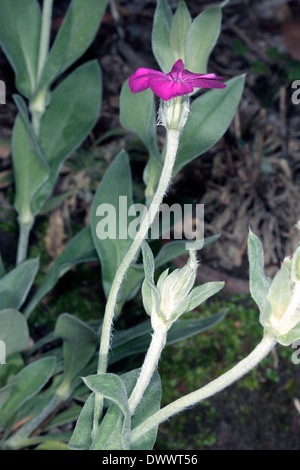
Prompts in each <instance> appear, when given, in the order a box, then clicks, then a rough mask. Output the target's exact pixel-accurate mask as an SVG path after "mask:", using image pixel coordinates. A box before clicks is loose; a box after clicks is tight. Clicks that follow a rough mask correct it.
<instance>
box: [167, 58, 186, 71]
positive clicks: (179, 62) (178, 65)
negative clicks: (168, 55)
mask: <svg viewBox="0 0 300 470" xmlns="http://www.w3.org/2000/svg"><path fill="white" fill-rule="evenodd" d="M183 70H184V64H183V62H182V60H181V59H179V60H177V62H175V64H174V65H173V67H172V70H171V72H169V73H179V72H183Z"/></svg>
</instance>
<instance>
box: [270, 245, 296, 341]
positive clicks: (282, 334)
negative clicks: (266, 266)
mask: <svg viewBox="0 0 300 470" xmlns="http://www.w3.org/2000/svg"><path fill="white" fill-rule="evenodd" d="M267 298H268V301H269V303H270V306H271V308H270V310H269V313H268V314H266V315H263V316H262V321H261V323H262V324H263V326H264V327H265V328H266V329H267V330H269V331H270V332H271V333H272V334H273V335H274V336H275V337H276V339H277V341H278V342H279V343H280V344H283V345H285V346H288V345H289V344H291V343H293V342H294V341H296V339H299V338H300V245H298V247H297V248H296V250H295V252H294V253H293V255H292V256H291V257H287V258H285V259H284V261H283V263H282V266H281V268H280V270H279V271H278V272H277V274H276V276H275V278H274V280H273V282H272V284H271V286H270V289H269V291H268V295H267Z"/></svg>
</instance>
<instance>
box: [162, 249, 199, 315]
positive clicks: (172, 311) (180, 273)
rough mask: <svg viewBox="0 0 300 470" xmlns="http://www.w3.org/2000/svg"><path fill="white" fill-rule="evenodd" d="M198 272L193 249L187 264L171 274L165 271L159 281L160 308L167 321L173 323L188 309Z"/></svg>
mask: <svg viewBox="0 0 300 470" xmlns="http://www.w3.org/2000/svg"><path fill="white" fill-rule="evenodd" d="M196 272H197V260H196V255H195V252H194V251H193V250H190V257H189V260H188V262H187V264H186V265H185V266H184V267H183V268H180V269H176V270H175V271H173V272H172V273H171V274H168V270H166V271H164V272H163V273H162V274H161V276H160V278H159V280H158V283H157V289H158V292H159V294H160V305H159V310H160V313H161V315H162V316H163V318H164V319H165V321H166V322H167V323H173V322H174V321H175V320H176V319H177V318H178V317H179V316H180V315H182V314H183V313H184V312H186V311H187V309H188V305H189V303H190V297H189V294H190V292H191V290H192V288H193V286H194V283H195V279H196Z"/></svg>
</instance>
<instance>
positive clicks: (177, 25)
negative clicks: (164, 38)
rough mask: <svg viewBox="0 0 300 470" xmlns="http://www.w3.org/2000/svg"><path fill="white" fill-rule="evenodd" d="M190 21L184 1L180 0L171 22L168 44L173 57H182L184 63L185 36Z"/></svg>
mask: <svg viewBox="0 0 300 470" xmlns="http://www.w3.org/2000/svg"><path fill="white" fill-rule="evenodd" d="M191 22H192V18H191V15H190V12H189V10H188V8H187V6H186V4H185V2H183V1H180V2H179V3H178V7H177V10H176V12H175V14H174V16H173V19H172V23H171V29H170V46H171V49H172V51H173V53H174V57H175V59H176V60H178V59H182V60H183V62H184V63H185V52H186V51H185V44H186V36H187V32H188V30H189V28H190V26H191Z"/></svg>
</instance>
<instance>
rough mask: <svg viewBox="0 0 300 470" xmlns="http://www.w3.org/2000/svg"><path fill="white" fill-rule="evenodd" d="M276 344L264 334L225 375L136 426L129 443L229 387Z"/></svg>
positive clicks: (268, 335) (272, 338) (267, 334)
mask: <svg viewBox="0 0 300 470" xmlns="http://www.w3.org/2000/svg"><path fill="white" fill-rule="evenodd" d="M275 344H276V339H275V338H274V336H273V335H270V334H269V333H266V334H265V335H264V337H263V339H262V340H261V342H260V343H259V344H258V345H257V346H256V348H255V349H254V350H253V351H252V352H251V353H250V354H249V356H247V357H246V358H244V359H243V360H242V361H240V362H239V363H238V364H237V365H236V366H234V367H233V368H232V369H230V370H229V371H228V372H225V374H223V375H221V376H220V377H218V378H217V379H215V380H213V381H212V382H210V383H209V384H207V385H205V386H204V387H203V388H200V389H199V390H196V391H195V392H192V393H189V394H188V395H186V396H184V397H181V398H179V399H178V400H175V401H174V402H173V403H170V404H169V405H167V406H165V407H164V408H162V409H161V410H159V411H157V412H156V413H154V415H152V416H150V418H148V419H146V420H145V421H144V422H143V423H142V424H140V425H139V426H137V427H136V428H135V429H134V430H133V431H132V436H131V442H132V443H133V442H135V441H136V440H137V439H139V438H140V437H141V436H143V435H144V434H146V433H147V432H148V431H150V430H151V429H152V428H154V427H155V426H158V425H159V424H160V423H162V422H163V421H165V420H167V419H168V418H170V417H171V416H173V415H175V414H176V413H180V412H181V411H183V410H184V409H185V408H188V407H191V406H194V405H196V404H197V403H199V402H201V401H202V400H205V399H206V398H208V397H211V396H212V395H214V394H215V393H217V392H220V391H221V390H223V389H224V388H226V387H228V386H229V385H231V384H232V383H233V382H236V381H237V380H239V379H240V378H241V377H242V376H243V375H245V374H247V373H248V372H250V370H251V369H253V368H254V367H255V366H256V365H257V364H259V363H260V362H261V361H262V360H263V359H264V358H265V357H266V356H267V355H268V354H269V352H270V351H271V350H272V349H273V347H274V346H275Z"/></svg>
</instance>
